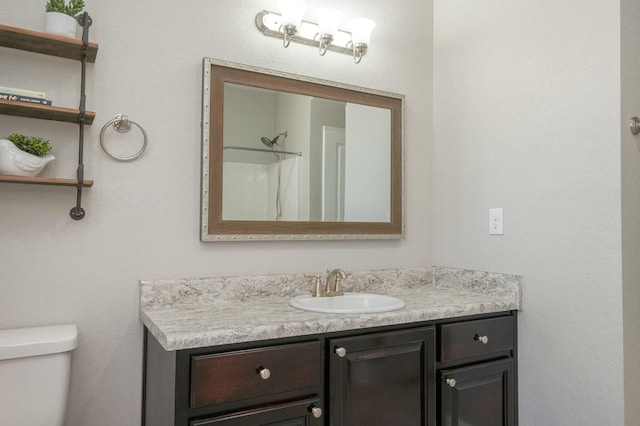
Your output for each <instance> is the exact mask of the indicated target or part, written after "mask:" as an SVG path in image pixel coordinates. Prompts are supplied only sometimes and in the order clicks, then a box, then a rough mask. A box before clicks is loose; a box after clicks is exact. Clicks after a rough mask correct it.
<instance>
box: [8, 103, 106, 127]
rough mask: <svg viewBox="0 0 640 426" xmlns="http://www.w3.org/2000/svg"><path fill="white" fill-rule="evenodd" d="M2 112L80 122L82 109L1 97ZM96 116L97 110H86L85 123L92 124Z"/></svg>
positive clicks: (19, 115)
mask: <svg viewBox="0 0 640 426" xmlns="http://www.w3.org/2000/svg"><path fill="white" fill-rule="evenodd" d="M0 114H4V115H15V116H18V117H29V118H39V119H42V120H54V121H62V122H65V123H79V122H80V110H78V109H71V108H63V107H58V106H49V105H38V104H29V103H26V102H18V101H7V100H4V99H0ZM95 116H96V113H95V112H92V111H86V112H85V120H84V124H92V123H93V119H94V118H95Z"/></svg>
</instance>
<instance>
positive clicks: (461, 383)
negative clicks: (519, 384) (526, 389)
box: [440, 358, 516, 426]
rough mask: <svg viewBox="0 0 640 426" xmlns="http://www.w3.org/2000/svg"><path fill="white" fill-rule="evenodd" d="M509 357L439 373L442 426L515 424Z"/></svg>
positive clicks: (513, 394) (503, 425)
mask: <svg viewBox="0 0 640 426" xmlns="http://www.w3.org/2000/svg"><path fill="white" fill-rule="evenodd" d="M513 374H514V372H513V359H512V358H507V359H503V360H499V361H493V362H485V363H482V364H477V365H473V366H470V367H463V368H456V369H451V370H442V371H441V372H440V380H441V382H440V390H441V394H440V395H441V401H440V406H441V412H440V422H441V425H442V426H466V425H473V426H515V424H516V423H515V410H514V404H515V399H514V396H515V389H514V377H513Z"/></svg>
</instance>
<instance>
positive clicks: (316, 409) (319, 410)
mask: <svg viewBox="0 0 640 426" xmlns="http://www.w3.org/2000/svg"><path fill="white" fill-rule="evenodd" d="M309 412H310V413H311V415H312V416H313V417H315V418H316V419H319V418H320V417H322V408H320V407H316V406H315V405H312V406H310V407H309Z"/></svg>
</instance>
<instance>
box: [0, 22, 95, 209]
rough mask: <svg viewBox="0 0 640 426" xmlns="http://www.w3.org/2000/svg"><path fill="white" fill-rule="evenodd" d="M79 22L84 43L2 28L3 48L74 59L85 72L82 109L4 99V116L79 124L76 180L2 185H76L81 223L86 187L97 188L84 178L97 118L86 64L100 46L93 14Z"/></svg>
mask: <svg viewBox="0 0 640 426" xmlns="http://www.w3.org/2000/svg"><path fill="white" fill-rule="evenodd" d="M77 21H78V24H80V25H81V26H82V39H81V40H76V39H73V38H67V37H60V36H56V35H53V34H47V33H42V32H38V31H31V30H25V29H22V28H16V27H10V26H8V25H0V46H3V47H8V48H12V49H19V50H25V51H29V52H34V53H42V54H44V55H50V56H57V57H60V58H65V59H73V60H77V61H80V63H81V64H82V73H81V78H80V102H79V107H78V109H72V108H63V107H59V106H48V105H38V104H30V103H25V102H17V101H7V100H0V114H4V115H12V116H17V117H27V118H36V119H41V120H53V121H61V122H65V123H74V124H78V125H79V127H80V135H79V137H78V169H77V172H76V179H61V178H43V177H21V176H3V175H0V182H4V183H25V184H34V185H55V186H73V187H75V188H76V189H77V193H78V195H77V197H76V205H75V206H74V207H72V208H71V211H70V212H69V214H70V216H71V218H72V219H74V220H81V219H82V218H83V217H84V215H85V212H84V209H83V208H82V207H81V200H82V188H86V187H90V186H92V185H93V181H92V180H85V179H84V164H83V152H84V125H85V124H92V123H93V120H94V118H95V115H96V114H95V112H91V111H87V110H86V109H85V103H86V95H85V81H86V64H87V62H95V61H96V56H97V54H98V45H97V44H96V43H89V27H90V26H91V17H90V16H89V14H88V13H87V12H84V13H83V14H82V15H79V16H78V18H77Z"/></svg>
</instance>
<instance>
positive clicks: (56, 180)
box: [0, 175, 93, 188]
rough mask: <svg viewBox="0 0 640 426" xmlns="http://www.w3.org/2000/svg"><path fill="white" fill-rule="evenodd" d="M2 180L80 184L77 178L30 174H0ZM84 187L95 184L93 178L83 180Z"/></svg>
mask: <svg viewBox="0 0 640 426" xmlns="http://www.w3.org/2000/svg"><path fill="white" fill-rule="evenodd" d="M0 182H4V183H30V184H33V185H54V186H78V181H77V180H75V179H61V178H47V177H37V176H36V177H28V176H8V175H0ZM82 186H83V187H85V188H86V187H91V186H93V181H92V180H85V181H84V182H82Z"/></svg>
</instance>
